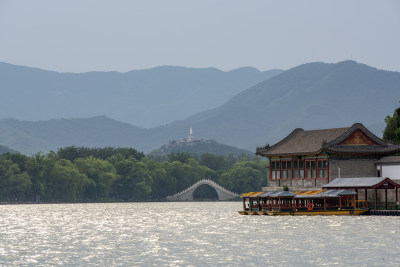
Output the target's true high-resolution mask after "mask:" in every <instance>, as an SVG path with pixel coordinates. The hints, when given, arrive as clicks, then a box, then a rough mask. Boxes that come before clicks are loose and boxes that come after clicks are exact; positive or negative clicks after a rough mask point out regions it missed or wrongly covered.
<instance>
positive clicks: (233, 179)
mask: <svg viewBox="0 0 400 267" xmlns="http://www.w3.org/2000/svg"><path fill="white" fill-rule="evenodd" d="M266 176H267V175H266V168H265V162H264V161H263V160H260V159H258V158H254V159H253V160H252V161H248V160H247V159H244V158H242V159H241V160H239V161H238V162H236V163H235V165H234V166H233V168H232V169H229V170H228V171H226V172H225V173H223V174H222V175H221V177H220V179H219V183H220V184H221V185H222V186H225V187H226V188H228V189H229V190H232V191H233V192H237V193H241V192H250V191H259V190H260V189H261V187H262V186H263V185H266Z"/></svg>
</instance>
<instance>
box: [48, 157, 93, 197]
mask: <svg viewBox="0 0 400 267" xmlns="http://www.w3.org/2000/svg"><path fill="white" fill-rule="evenodd" d="M90 185H93V181H92V180H90V179H89V178H88V177H87V176H86V175H85V174H82V173H80V172H79V170H78V169H77V168H76V167H74V165H73V164H72V163H71V162H70V161H69V160H66V159H61V160H58V161H57V162H56V163H55V164H54V165H53V166H52V168H51V169H50V170H49V174H48V177H47V188H46V191H47V194H46V197H47V199H48V200H51V201H55V200H58V201H68V202H75V201H82V199H83V192H84V190H85V188H86V187H88V186H90Z"/></svg>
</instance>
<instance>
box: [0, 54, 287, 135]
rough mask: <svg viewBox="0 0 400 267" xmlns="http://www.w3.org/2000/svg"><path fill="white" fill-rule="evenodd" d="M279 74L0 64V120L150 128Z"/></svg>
mask: <svg viewBox="0 0 400 267" xmlns="http://www.w3.org/2000/svg"><path fill="white" fill-rule="evenodd" d="M281 72H282V71H281V70H271V71H264V72H261V71H259V70H257V69H255V68H250V67H246V68H240V69H236V70H232V71H221V70H218V69H216V68H184V67H172V66H164V67H156V68H153V69H145V70H133V71H130V72H126V73H120V72H88V73H58V72H54V71H46V70H41V69H38V68H28V67H22V66H15V65H11V64H7V63H1V62H0V81H1V87H0V92H1V100H0V104H1V111H0V119H2V118H13V119H18V120H29V121H38V120H49V119H58V118H87V117H94V116H98V115H106V116H108V117H111V118H114V119H116V120H119V121H123V122H128V123H131V124H133V125H136V126H140V127H144V128H148V127H154V126H159V125H164V124H166V123H168V122H171V121H173V120H178V119H184V118H186V117H187V116H189V115H193V114H195V113H197V112H200V111H204V110H208V109H210V108H214V107H217V106H219V105H221V104H223V103H224V102H226V101H227V100H229V98H231V97H232V96H234V95H235V94H237V93H239V92H241V91H243V90H245V89H247V88H249V87H251V86H253V85H255V84H257V83H259V82H262V81H264V80H266V79H268V78H270V77H272V76H274V75H276V74H279V73H281Z"/></svg>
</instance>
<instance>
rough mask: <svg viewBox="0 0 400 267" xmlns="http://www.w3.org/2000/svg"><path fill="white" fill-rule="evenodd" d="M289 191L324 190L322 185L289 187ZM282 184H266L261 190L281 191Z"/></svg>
mask: <svg viewBox="0 0 400 267" xmlns="http://www.w3.org/2000/svg"><path fill="white" fill-rule="evenodd" d="M288 188H289V191H313V190H322V187H288ZM282 189H283V188H282V186H280V187H277V186H266V187H262V188H261V191H263V192H270V191H279V190H282Z"/></svg>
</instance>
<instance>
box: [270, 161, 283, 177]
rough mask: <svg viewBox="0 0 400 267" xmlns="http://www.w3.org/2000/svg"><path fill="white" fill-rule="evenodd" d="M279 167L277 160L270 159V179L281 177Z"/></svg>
mask: <svg viewBox="0 0 400 267" xmlns="http://www.w3.org/2000/svg"><path fill="white" fill-rule="evenodd" d="M280 171H281V169H280V164H279V160H273V161H271V179H274V180H275V179H280V178H281V175H280V174H281V172H280Z"/></svg>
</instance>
